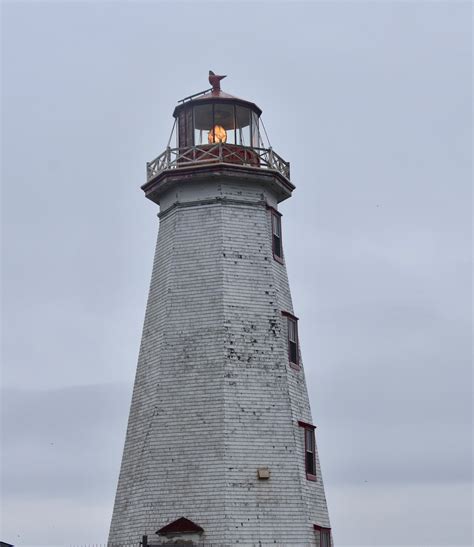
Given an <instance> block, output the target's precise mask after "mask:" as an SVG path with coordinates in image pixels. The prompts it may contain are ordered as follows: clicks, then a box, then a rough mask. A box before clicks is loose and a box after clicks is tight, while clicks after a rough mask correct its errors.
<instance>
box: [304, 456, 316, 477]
mask: <svg viewBox="0 0 474 547" xmlns="http://www.w3.org/2000/svg"><path fill="white" fill-rule="evenodd" d="M306 473H308V474H309V475H316V473H315V469H314V455H313V453H312V452H306Z"/></svg>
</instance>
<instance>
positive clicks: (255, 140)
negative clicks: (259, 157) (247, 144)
mask: <svg viewBox="0 0 474 547" xmlns="http://www.w3.org/2000/svg"><path fill="white" fill-rule="evenodd" d="M252 146H253V147H254V148H260V133H259V126H258V116H257V114H255V112H252Z"/></svg>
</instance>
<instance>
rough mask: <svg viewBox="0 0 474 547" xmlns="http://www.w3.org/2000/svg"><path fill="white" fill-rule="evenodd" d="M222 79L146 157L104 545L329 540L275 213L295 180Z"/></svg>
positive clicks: (181, 113) (191, 103) (327, 544)
mask: <svg viewBox="0 0 474 547" xmlns="http://www.w3.org/2000/svg"><path fill="white" fill-rule="evenodd" d="M222 78H223V76H219V75H216V74H214V73H212V72H210V74H209V81H210V83H211V85H212V89H209V90H207V91H205V92H202V93H198V94H195V95H192V96H190V97H187V98H186V99H184V100H182V101H180V102H179V103H178V105H177V106H176V108H175V109H174V112H173V117H174V120H175V123H174V126H173V131H172V137H171V138H170V141H169V143H168V146H167V147H166V149H165V150H164V152H163V153H162V154H160V155H159V156H158V157H157V158H156V159H154V160H153V161H151V162H149V163H148V164H147V180H146V182H145V184H144V185H143V186H142V189H143V191H144V193H145V196H146V197H147V198H148V199H150V200H151V201H153V202H154V203H156V204H157V205H158V206H159V214H158V217H159V230H158V239H157V244H156V250H155V258H154V263H153V271H152V276H151V285H150V291H149V295H148V302H147V307H146V313H145V320H144V326H143V334H142V340H141V346H140V351H139V357H138V366H137V372H136V378H135V385H134V390H133V396H132V402H131V408H130V415H129V421H128V427H127V433H126V440H125V447H124V452H123V458H122V465H121V470H120V476H119V480H118V487H117V493H116V498H115V505H114V509H113V516H112V523H111V528H110V535H109V544H111V545H123V544H130V545H137V546H138V545H139V544H140V543H142V544H143V545H202V546H211V545H212V546H233V545H242V546H251V545H252V546H253V545H255V546H259V545H279V546H299V545H301V546H306V545H316V546H318V547H331V546H332V536H331V527H330V521H329V516H328V510H327V504H326V498H325V493H324V485H323V480H322V475H321V469H320V464H319V457H318V451H317V447H316V437H317V434H316V431H317V429H316V424H315V421H314V420H313V418H312V416H311V410H310V405H309V399H308V393H307V388H306V383H305V366H304V365H303V359H302V355H301V351H300V344H299V338H298V317H297V315H298V311H297V310H295V309H293V304H292V300H291V294H290V288H289V283H288V277H287V271H286V265H285V252H284V238H283V235H284V230H283V228H284V221H283V218H282V215H281V213H280V212H279V210H278V207H279V204H280V203H281V202H282V201H284V200H286V199H288V198H290V197H291V195H292V192H293V190H294V189H295V187H294V185H293V184H292V182H291V180H290V166H289V163H288V162H286V161H285V160H284V159H283V158H282V157H281V156H279V155H278V154H277V153H276V152H275V151H274V150H273V149H272V148H271V147H270V146H269V144H268V143H267V142H266V141H265V138H266V137H265V135H266V132H265V131H264V126H263V124H262V121H261V114H262V111H261V110H260V108H259V107H258V106H257V105H256V104H254V103H253V102H251V101H247V100H244V99H240V98H237V97H234V96H232V95H229V94H227V93H225V92H224V91H222V89H221V80H222ZM173 138H174V139H175V141H174V142H173ZM171 144H173V146H171ZM312 365H313V364H312V363H308V364H306V366H312Z"/></svg>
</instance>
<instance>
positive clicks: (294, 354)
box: [289, 341, 298, 365]
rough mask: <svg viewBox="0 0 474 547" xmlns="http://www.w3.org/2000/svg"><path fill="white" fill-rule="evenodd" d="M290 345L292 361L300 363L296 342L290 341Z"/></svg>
mask: <svg viewBox="0 0 474 547" xmlns="http://www.w3.org/2000/svg"><path fill="white" fill-rule="evenodd" d="M289 346H290V361H291V362H292V363H295V365H296V364H298V348H297V346H296V342H291V341H290V342H289Z"/></svg>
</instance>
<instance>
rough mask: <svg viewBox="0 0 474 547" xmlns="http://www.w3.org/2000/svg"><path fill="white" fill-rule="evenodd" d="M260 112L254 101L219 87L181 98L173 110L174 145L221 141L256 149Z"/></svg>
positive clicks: (258, 141) (180, 146) (182, 145)
mask: <svg viewBox="0 0 474 547" xmlns="http://www.w3.org/2000/svg"><path fill="white" fill-rule="evenodd" d="M261 113H262V111H261V110H260V109H259V108H258V106H257V105H255V104H254V103H250V102H248V101H244V100H242V99H238V98H237V97H232V95H228V94H227V93H223V92H222V91H220V90H218V91H217V92H216V91H212V92H208V93H205V94H204V95H201V96H200V97H198V98H196V99H194V100H188V101H186V100H185V101H183V103H182V104H180V105H178V106H177V107H176V108H175V111H174V113H173V115H174V117H175V118H176V124H177V141H178V142H177V144H178V147H179V148H182V147H186V146H203V145H207V144H216V143H225V144H234V145H238V146H250V147H252V148H260V147H261V145H262V140H261V138H260V131H259V118H260V115H261Z"/></svg>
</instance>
